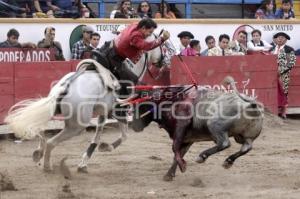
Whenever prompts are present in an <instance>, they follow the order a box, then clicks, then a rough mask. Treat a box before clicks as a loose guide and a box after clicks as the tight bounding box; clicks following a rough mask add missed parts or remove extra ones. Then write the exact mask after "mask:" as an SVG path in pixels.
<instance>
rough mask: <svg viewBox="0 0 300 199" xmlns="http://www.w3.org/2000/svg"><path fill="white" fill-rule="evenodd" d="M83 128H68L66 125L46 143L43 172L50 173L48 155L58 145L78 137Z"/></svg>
mask: <svg viewBox="0 0 300 199" xmlns="http://www.w3.org/2000/svg"><path fill="white" fill-rule="evenodd" d="M84 129H85V128H84V127H79V126H77V127H76V128H75V127H72V128H71V127H68V125H67V124H66V127H65V128H64V129H63V130H61V132H60V133H58V134H57V135H55V136H54V137H52V138H51V139H49V140H48V141H47V143H46V147H45V157H44V171H51V166H50V155H51V151H52V150H53V149H54V147H55V146H57V145H58V144H59V143H61V142H63V141H65V140H68V139H70V138H72V137H74V136H76V135H79V134H80V132H81V131H83V130H84Z"/></svg>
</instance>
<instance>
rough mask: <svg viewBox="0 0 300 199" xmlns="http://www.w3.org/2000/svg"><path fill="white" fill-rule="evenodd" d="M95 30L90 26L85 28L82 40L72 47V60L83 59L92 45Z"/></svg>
mask: <svg viewBox="0 0 300 199" xmlns="http://www.w3.org/2000/svg"><path fill="white" fill-rule="evenodd" d="M93 31H94V30H93V28H92V27H90V26H83V28H82V39H81V40H79V41H78V42H76V43H75V44H74V45H73V47H72V59H81V57H82V54H83V52H84V51H86V50H87V48H88V47H89V45H90V41H91V35H92V33H93Z"/></svg>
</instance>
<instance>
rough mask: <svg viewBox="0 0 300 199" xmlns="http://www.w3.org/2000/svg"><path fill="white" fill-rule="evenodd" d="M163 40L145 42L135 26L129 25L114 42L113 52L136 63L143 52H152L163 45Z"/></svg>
mask: <svg viewBox="0 0 300 199" xmlns="http://www.w3.org/2000/svg"><path fill="white" fill-rule="evenodd" d="M163 42H164V41H163V39H162V38H161V37H158V38H157V39H155V40H154V41H151V42H147V41H145V37H144V35H143V33H142V32H141V31H139V30H138V29H137V24H132V25H129V26H128V27H127V28H126V29H124V30H123V31H122V33H121V34H119V35H118V37H117V38H116V39H115V40H114V44H115V50H116V52H117V53H118V55H119V56H121V57H123V58H124V59H125V58H129V59H130V60H131V61H132V62H134V63H136V62H137V61H138V60H139V59H140V58H141V56H142V54H143V53H144V51H149V50H152V49H154V48H156V47H158V46H160V45H161V44H162V43H163Z"/></svg>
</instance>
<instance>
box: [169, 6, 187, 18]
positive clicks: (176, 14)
mask: <svg viewBox="0 0 300 199" xmlns="http://www.w3.org/2000/svg"><path fill="white" fill-rule="evenodd" d="M169 5H170V10H171V11H172V12H173V13H174V14H175V17H176V19H181V18H184V16H183V14H182V13H181V12H180V10H179V9H178V8H177V7H176V4H175V3H171V4H169Z"/></svg>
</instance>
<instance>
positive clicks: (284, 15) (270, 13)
mask: <svg viewBox="0 0 300 199" xmlns="http://www.w3.org/2000/svg"><path fill="white" fill-rule="evenodd" d="M156 5H157V7H156V8H157V9H156V12H152V8H153V6H152V5H151V4H150V3H149V2H148V1H147V0H143V1H141V2H140V3H139V4H138V5H137V8H136V9H135V8H134V6H133V5H132V2H131V0H119V2H118V3H117V4H116V6H115V8H114V10H113V11H112V12H111V13H110V18H111V19H114V18H144V17H150V18H166V19H176V18H182V17H183V14H182V13H181V12H180V11H179V10H178V9H177V7H176V4H168V3H167V1H164V3H160V4H156ZM0 17H48V18H52V17H57V18H79V17H83V18H90V17H97V16H96V15H95V13H94V12H93V10H92V9H91V8H90V7H89V6H88V4H83V3H82V2H81V1H80V0H74V1H71V0H10V1H8V0H0ZM254 18H256V19H294V18H295V13H294V10H293V0H282V2H281V7H280V8H278V9H276V2H275V0H263V1H262V4H261V6H260V7H259V8H258V9H257V10H256V12H255V14H254Z"/></svg>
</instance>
